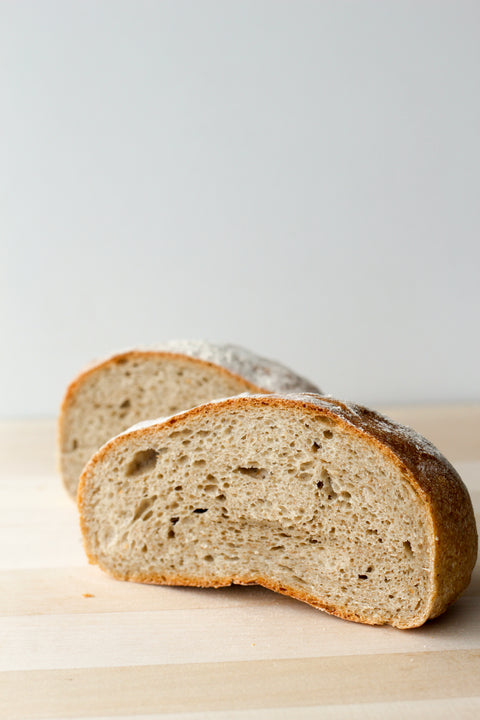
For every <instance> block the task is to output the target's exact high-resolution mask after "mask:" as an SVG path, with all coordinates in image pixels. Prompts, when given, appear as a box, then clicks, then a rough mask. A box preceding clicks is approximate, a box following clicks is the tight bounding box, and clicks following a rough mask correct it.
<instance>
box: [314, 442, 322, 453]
mask: <svg viewBox="0 0 480 720" xmlns="http://www.w3.org/2000/svg"><path fill="white" fill-rule="evenodd" d="M321 447H322V446H321V445H320V443H317V442H314V443H313V445H312V452H317V451H318V450H320V448H321Z"/></svg>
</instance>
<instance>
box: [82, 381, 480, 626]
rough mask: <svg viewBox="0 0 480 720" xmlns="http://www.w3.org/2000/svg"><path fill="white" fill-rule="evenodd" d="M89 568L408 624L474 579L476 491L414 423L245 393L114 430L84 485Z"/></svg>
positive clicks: (320, 401) (328, 403)
mask: <svg viewBox="0 0 480 720" xmlns="http://www.w3.org/2000/svg"><path fill="white" fill-rule="evenodd" d="M78 505H79V511H80V521H81V528H82V533H83V537H84V544H85V549H86V552H87V555H88V557H89V560H90V562H92V563H97V564H98V565H99V566H100V567H101V568H103V570H105V571H106V572H108V573H110V574H111V575H112V576H113V577H115V578H118V579H121V580H132V581H136V582H145V583H159V584H168V585H194V586H203V587H207V586H213V587H220V586H224V585H229V584H231V583H238V584H249V583H258V584H260V585H263V586H265V587H267V588H270V589H272V590H276V591H278V592H281V593H284V594H287V595H290V596H292V597H294V598H298V599H299V600H303V601H305V602H307V603H309V604H311V605H313V606H315V607H317V608H320V609H323V610H326V611H327V612H329V613H332V614H334V615H337V616H339V617H342V618H345V619H348V620H354V621H357V622H363V623H368V624H385V623H387V624H390V625H393V626H395V627H398V628H410V627H415V626H419V625H421V624H422V623H424V622H425V621H426V620H427V619H428V618H432V617H435V616H437V615H439V614H440V613H442V612H443V611H444V610H445V609H446V608H447V606H448V605H449V604H450V603H452V602H453V601H454V600H455V599H456V598H457V597H458V595H459V594H460V593H461V592H462V591H463V590H464V589H465V588H466V586H467V585H468V583H469V580H470V575H471V572H472V569H473V566H474V564H475V559H476V553H477V533H476V527H475V520H474V516H473V510H472V505H471V501H470V497H469V495H468V492H467V490H466V488H465V486H464V484H463V482H462V480H461V479H460V477H459V476H458V474H457V473H456V471H455V470H454V469H453V467H452V466H451V465H450V464H449V463H448V461H447V460H446V459H445V458H444V457H443V456H442V455H441V454H440V453H439V452H438V450H437V449H436V448H435V447H434V446H433V445H431V443H429V442H428V441H427V440H425V439H424V438H422V437H421V436H420V435H418V434H417V433H416V432H414V431H413V430H411V429H409V428H406V427H403V426H400V425H398V424H396V423H394V422H392V421H390V420H389V419H387V418H385V417H383V416H381V415H379V414H378V413H375V412H373V411H371V410H368V409H366V408H363V407H360V406H358V405H353V404H345V403H341V402H339V401H336V400H333V399H330V398H322V397H321V396H319V395H314V394H300V395H295V394H294V395H274V394H270V395H243V396H238V397H234V398H227V399H225V400H219V401H216V402H210V403H206V404H203V405H201V406H199V407H196V408H193V409H190V410H188V411H186V412H183V413H180V414H177V415H175V416H173V417H171V418H168V419H165V420H163V421H158V422H151V423H142V426H141V427H138V428H136V429H132V430H129V431H127V432H125V433H123V434H122V435H120V436H118V437H116V438H114V439H112V440H111V441H110V442H108V443H107V444H106V445H105V446H104V447H102V448H101V449H100V450H99V451H98V452H97V453H96V454H95V455H94V456H93V458H92V459H91V460H90V462H89V463H88V465H87V466H86V468H85V470H84V472H83V475H82V478H81V481H80V487H79V492H78Z"/></svg>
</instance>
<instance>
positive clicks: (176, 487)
mask: <svg viewBox="0 0 480 720" xmlns="http://www.w3.org/2000/svg"><path fill="white" fill-rule="evenodd" d="M173 489H174V490H176V491H177V492H179V491H180V490H183V485H175V487H174V488H173Z"/></svg>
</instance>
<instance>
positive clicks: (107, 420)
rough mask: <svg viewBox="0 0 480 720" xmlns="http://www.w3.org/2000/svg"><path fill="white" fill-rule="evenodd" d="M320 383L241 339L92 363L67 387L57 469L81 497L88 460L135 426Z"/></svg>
mask: <svg viewBox="0 0 480 720" xmlns="http://www.w3.org/2000/svg"><path fill="white" fill-rule="evenodd" d="M271 391H276V392H291V391H300V392H303V391H307V392H309V391H313V392H318V388H317V387H316V386H315V385H313V384H312V383H311V382H309V381H308V380H306V379H305V378H302V377H300V376H299V375H297V374H295V373H294V372H292V371H291V370H289V369H288V368H286V367H285V366H283V365H281V364H280V363H277V362H274V361H272V360H268V359H266V358H261V357H258V356H257V355H254V354H253V353H251V352H249V351H248V350H245V349H243V348H240V347H237V346H235V345H213V344H211V343H207V342H203V341H185V340H180V341H171V342H169V343H166V344H165V345H163V346H158V347H156V348H150V349H143V350H140V349H137V350H131V351H128V352H122V353H118V354H115V355H112V356H111V357H109V358H107V359H106V360H103V361H101V362H98V363H95V364H93V365H92V366H91V367H89V368H88V369H87V370H86V371H84V372H82V373H81V374H80V375H79V376H78V377H77V378H76V379H75V380H74V381H73V382H72V383H71V384H70V385H69V387H68V389H67V391H66V394H65V397H64V400H63V403H62V407H61V411H60V418H59V426H58V447H59V451H58V456H59V469H60V473H61V475H62V478H63V482H64V484H65V487H66V488H67V491H68V492H69V494H70V495H72V496H73V497H75V496H76V492H77V486H78V480H79V477H80V474H81V471H82V469H83V467H84V465H85V463H86V462H87V461H88V460H89V458H90V457H91V456H92V455H93V453H94V452H96V450H98V449H99V448H100V447H101V446H102V445H103V444H104V443H105V442H107V440H109V439H110V438H111V437H114V436H115V435H117V434H118V433H120V432H121V431H122V430H125V428H128V427H129V426H131V425H132V424H134V423H136V422H138V421H140V420H145V419H146V418H155V417H159V416H160V415H171V414H173V413H176V412H179V411H181V410H185V409H187V408H191V407H193V406H194V405H198V404H199V403H202V402H206V401H208V400H211V399H215V398H219V397H227V396H230V395H237V394H239V393H243V392H253V393H258V392H271Z"/></svg>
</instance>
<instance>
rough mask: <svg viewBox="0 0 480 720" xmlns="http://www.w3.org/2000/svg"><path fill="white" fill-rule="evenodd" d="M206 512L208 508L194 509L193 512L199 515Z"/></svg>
mask: <svg viewBox="0 0 480 720" xmlns="http://www.w3.org/2000/svg"><path fill="white" fill-rule="evenodd" d="M207 510H208V508H195V510H194V511H193V512H194V513H198V514H199V515H200V514H201V513H206V512H207Z"/></svg>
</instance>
